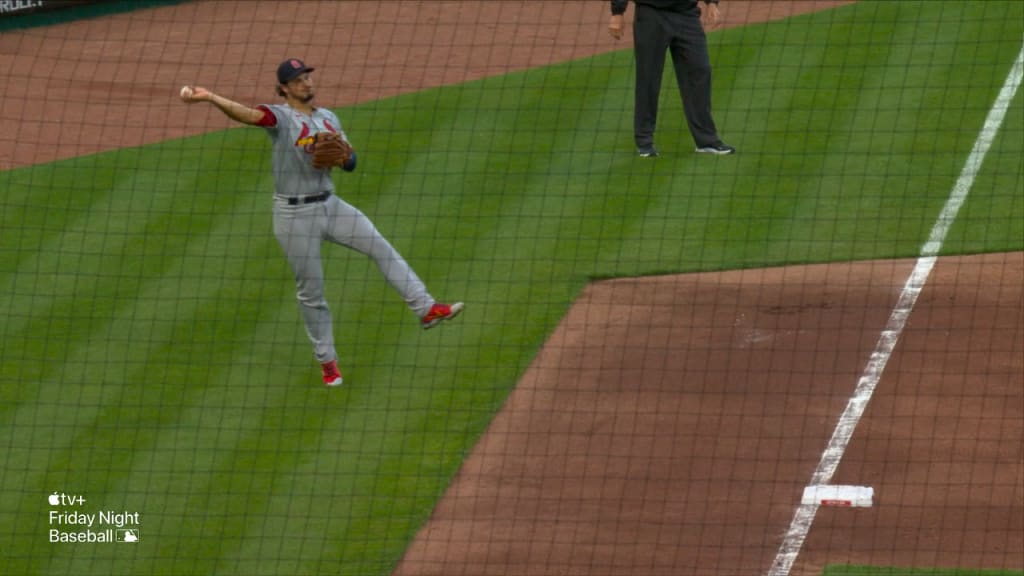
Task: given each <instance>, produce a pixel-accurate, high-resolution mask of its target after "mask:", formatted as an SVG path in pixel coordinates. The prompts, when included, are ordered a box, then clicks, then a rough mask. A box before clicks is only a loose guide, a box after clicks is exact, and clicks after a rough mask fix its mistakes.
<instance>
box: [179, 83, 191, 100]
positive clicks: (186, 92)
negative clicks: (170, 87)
mask: <svg viewBox="0 0 1024 576" xmlns="http://www.w3.org/2000/svg"><path fill="white" fill-rule="evenodd" d="M181 97H182V98H183V99H186V100H187V99H189V98H191V97H192V89H191V88H189V87H188V86H182V87H181Z"/></svg>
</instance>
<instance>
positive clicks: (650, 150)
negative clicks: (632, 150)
mask: <svg viewBox="0 0 1024 576" xmlns="http://www.w3.org/2000/svg"><path fill="white" fill-rule="evenodd" d="M636 152H637V154H639V155H640V157H641V158H657V157H658V156H659V154H658V149H657V148H655V147H654V145H653V144H652V145H651V146H644V147H643V148H638V149H637V151H636Z"/></svg>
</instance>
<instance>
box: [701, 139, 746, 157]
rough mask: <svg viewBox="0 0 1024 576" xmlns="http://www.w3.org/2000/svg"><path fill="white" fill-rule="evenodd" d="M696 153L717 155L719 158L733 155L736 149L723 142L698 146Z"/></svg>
mask: <svg viewBox="0 0 1024 576" xmlns="http://www.w3.org/2000/svg"><path fill="white" fill-rule="evenodd" d="M697 152H698V153H700V154H717V155H719V156H725V155H726V154H735V153H736V149H735V148H733V147H732V146H729V145H728V144H726V143H725V142H719V143H717V144H712V145H710V146H700V147H699V148H697Z"/></svg>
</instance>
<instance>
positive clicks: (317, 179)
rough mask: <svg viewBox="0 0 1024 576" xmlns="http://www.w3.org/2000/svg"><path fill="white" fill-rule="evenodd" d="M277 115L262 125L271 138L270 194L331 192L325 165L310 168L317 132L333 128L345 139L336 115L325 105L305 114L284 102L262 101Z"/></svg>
mask: <svg viewBox="0 0 1024 576" xmlns="http://www.w3.org/2000/svg"><path fill="white" fill-rule="evenodd" d="M259 108H260V109H265V110H269V111H270V113H271V114H273V115H274V117H275V118H276V119H277V125H276V126H265V127H264V128H265V129H266V130H267V134H269V135H270V140H271V142H272V155H271V166H272V169H273V174H274V194H275V195H276V196H277V197H279V198H285V199H287V198H297V197H298V198H301V197H304V196H316V195H317V194H322V193H324V192H334V182H332V181H331V170H330V169H329V168H325V169H317V168H313V164H312V161H313V154H312V147H311V145H312V143H313V137H314V135H315V134H316V133H317V132H325V131H326V132H337V133H339V134H341V137H342V138H344V139H345V140H346V141H348V138H347V137H346V136H345V132H344V131H343V130H342V128H341V121H340V120H338V117H337V116H336V115H335V114H334V112H331V111H330V110H328V109H326V108H319V107H318V108H315V109H314V110H313V114H312V116H307V115H306V114H303V113H302V112H299V111H298V110H295V109H294V108H292V107H291V106H288V105H287V104H263V105H260V106H259Z"/></svg>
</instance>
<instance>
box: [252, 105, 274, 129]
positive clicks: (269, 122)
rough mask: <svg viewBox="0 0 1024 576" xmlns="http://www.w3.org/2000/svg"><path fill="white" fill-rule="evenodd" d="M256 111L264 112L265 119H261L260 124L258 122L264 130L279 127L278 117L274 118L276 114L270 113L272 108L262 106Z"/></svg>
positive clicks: (258, 124)
mask: <svg viewBox="0 0 1024 576" xmlns="http://www.w3.org/2000/svg"><path fill="white" fill-rule="evenodd" d="M256 109H257V110H259V111H260V112H263V118H260V119H259V122H256V125H257V126H262V127H264V128H273V127H274V126H277V116H274V113H273V112H271V111H270V108H267V107H266V106H264V105H262V104H260V105H259V106H257V107H256Z"/></svg>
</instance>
